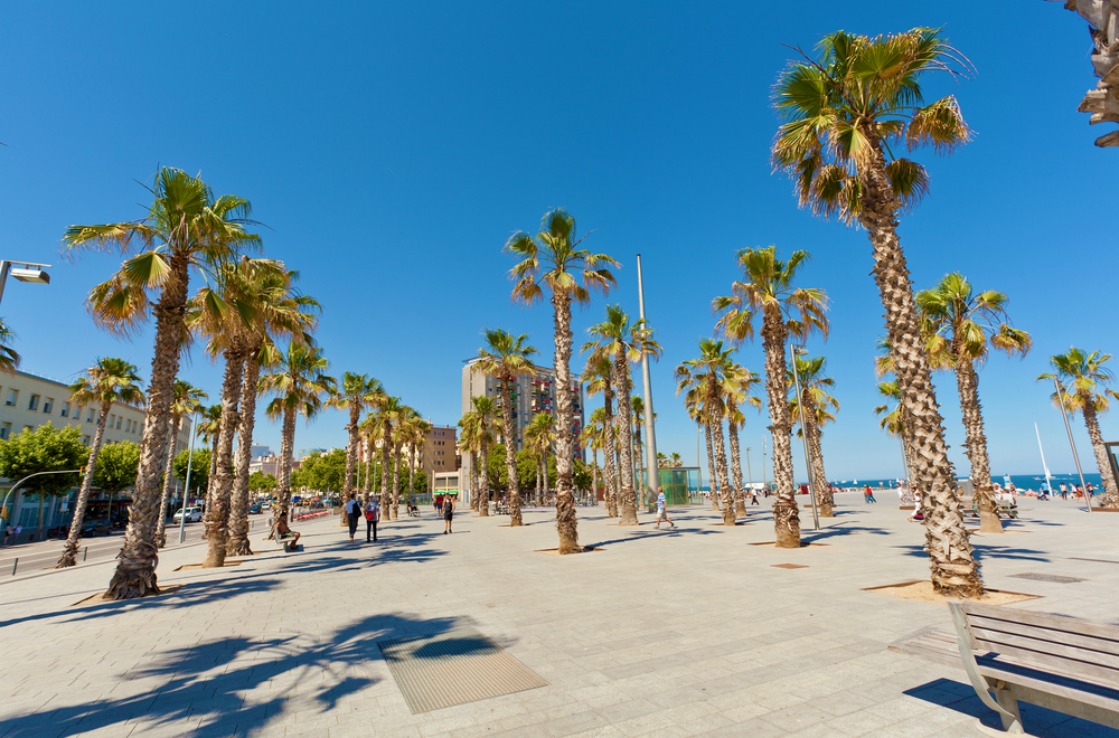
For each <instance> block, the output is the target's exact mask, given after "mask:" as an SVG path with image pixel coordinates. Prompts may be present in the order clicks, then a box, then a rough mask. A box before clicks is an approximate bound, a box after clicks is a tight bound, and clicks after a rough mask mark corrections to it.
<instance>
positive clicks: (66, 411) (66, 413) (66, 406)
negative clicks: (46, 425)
mask: <svg viewBox="0 0 1119 738" xmlns="http://www.w3.org/2000/svg"><path fill="white" fill-rule="evenodd" d="M58 414H59V415H61V416H62V417H64V418H68V417H70V403H68V402H64V403H62V409H61V410H59V411H58Z"/></svg>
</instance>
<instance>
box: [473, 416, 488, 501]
mask: <svg viewBox="0 0 1119 738" xmlns="http://www.w3.org/2000/svg"><path fill="white" fill-rule="evenodd" d="M485 434H486V432H485V431H484V432H483V435H485ZM489 458H490V445H489V444H488V443H486V442H485V441H482V464H481V466H480V467H479V469H478V472H479V474H478V486H477V487H476V489H477V490H478V517H481V518H488V517H489V516H490V478H489V473H488V472H489V470H488V469H487V468H486V461H487V460H488V459H489Z"/></svg>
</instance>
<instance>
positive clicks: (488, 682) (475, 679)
mask: <svg viewBox="0 0 1119 738" xmlns="http://www.w3.org/2000/svg"><path fill="white" fill-rule="evenodd" d="M377 646H378V647H379V648H380V649H381V655H382V656H383V657H384V659H385V663H386V664H388V667H389V671H390V672H391V673H392V676H393V678H394V679H395V680H396V686H397V687H398V688H399V689H400V693H401V694H402V695H404V700H405V701H406V702H407V703H408V707H409V709H411V710H412V712H413V713H420V712H430V711H432V710H440V709H442V708H444V707H451V706H453V705H463V704H466V703H467V702H477V701H478V700H485V699H489V698H491V697H500V696H501V695H504V694H513V693H514V692H523V691H524V690H527V689H536V688H537V687H544V686H547V684H548V683H547V682H546V681H544V680H543V679H541V678H540V676H539V675H537V674H536V673H535V672H534V671H532V670H531V669H529V668H528V667H527V666H525V665H524V664H522V663H521V662H520V661H518V660H517V659H516V658H514V657H513V656H512V655H511V654H510V653H509V652H508V651H506V650H505V649H504V648H501V647H500V646H498V645H497V644H496V643H494V642H493V641H491V640H490V639H489V638H486V637H485V636H484V635H482V634H481V633H479V632H478V631H476V630H474V629H473V628H456V629H454V630H451V631H448V632H446V633H440V634H438V635H431V636H418V637H411V638H401V639H398V640H391V641H380V642H378V643H377Z"/></svg>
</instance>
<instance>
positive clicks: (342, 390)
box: [329, 372, 388, 513]
mask: <svg viewBox="0 0 1119 738" xmlns="http://www.w3.org/2000/svg"><path fill="white" fill-rule="evenodd" d="M383 393H384V388H383V387H382V386H381V383H380V382H378V381H377V380H376V379H374V378H373V377H370V376H369V375H368V374H356V373H354V372H345V373H344V374H343V375H342V383H341V385H340V386H339V387H338V392H337V393H336V394H335V395H334V396H333V397H331V398H330V401H329V404H330V405H331V406H332V407H337V408H344V409H348V410H349V411H350V415H349V418H350V422H349V423H347V424H346V433H347V440H346V477H345V479H344V481H343V488H342V497H343V498H344V499H347V500H348V499H349V498H350V495H351V494H353V493H354V490H355V489H356V485H357V446H358V436H359V428H358V423H359V421H360V420H361V414H362V413H363V412H364V411H365V410H366V408H368V407H371V406H373V405H374V404H376V402H377V400H378V398H379V397H380V396H381V395H382V394H383ZM385 512H386V513H387V512H388V509H387V508H386V509H385Z"/></svg>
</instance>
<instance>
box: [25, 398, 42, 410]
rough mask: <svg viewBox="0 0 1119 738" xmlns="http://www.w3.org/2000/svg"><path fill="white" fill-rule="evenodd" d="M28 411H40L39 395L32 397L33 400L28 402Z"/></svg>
mask: <svg viewBox="0 0 1119 738" xmlns="http://www.w3.org/2000/svg"><path fill="white" fill-rule="evenodd" d="M27 409H28V410H38V409H39V396H38V395H31V399H30V400H28V401H27Z"/></svg>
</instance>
